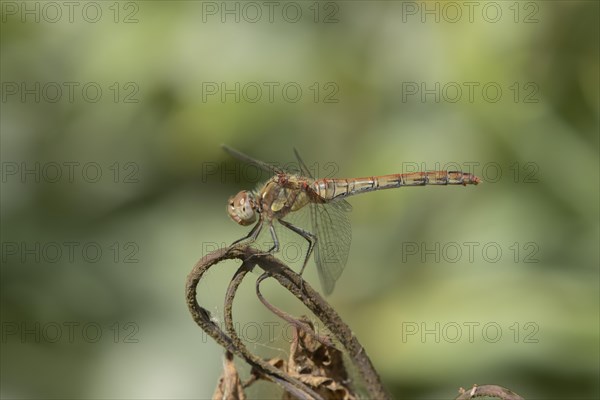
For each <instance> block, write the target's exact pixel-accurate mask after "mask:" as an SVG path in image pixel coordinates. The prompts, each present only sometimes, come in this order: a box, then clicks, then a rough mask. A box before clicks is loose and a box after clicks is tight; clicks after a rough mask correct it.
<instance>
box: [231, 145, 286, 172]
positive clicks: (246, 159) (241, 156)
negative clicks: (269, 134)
mask: <svg viewBox="0 0 600 400" xmlns="http://www.w3.org/2000/svg"><path fill="white" fill-rule="evenodd" d="M221 147H223V150H225V151H226V152H227V153H228V154H229V155H231V156H233V157H234V158H237V159H238V160H240V161H243V162H245V163H248V164H252V165H255V166H257V167H259V168H261V169H263V170H265V171H268V172H272V173H273V174H282V173H284V171H283V170H281V169H279V168H277V167H275V166H274V165H270V164H267V163H266V162H263V161H260V160H257V159H255V158H252V157H250V156H248V155H246V154H244V153H242V152H239V151H237V150H235V149H233V148H231V147H229V146H227V145H225V144H223V145H221Z"/></svg>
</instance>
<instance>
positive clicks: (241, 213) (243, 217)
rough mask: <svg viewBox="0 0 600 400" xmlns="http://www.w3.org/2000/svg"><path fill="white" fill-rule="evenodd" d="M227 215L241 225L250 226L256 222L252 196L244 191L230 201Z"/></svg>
mask: <svg viewBox="0 0 600 400" xmlns="http://www.w3.org/2000/svg"><path fill="white" fill-rule="evenodd" d="M227 214H229V217H230V218H231V219H232V220H234V221H235V222H237V223H238V224H240V225H250V224H252V223H253V222H254V221H256V212H255V210H254V203H253V201H252V195H251V194H250V193H248V192H247V191H245V190H242V191H241V192H239V193H238V194H236V195H235V196H234V197H231V198H230V199H229V201H228V206H227Z"/></svg>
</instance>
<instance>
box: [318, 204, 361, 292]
mask: <svg viewBox="0 0 600 400" xmlns="http://www.w3.org/2000/svg"><path fill="white" fill-rule="evenodd" d="M346 204H347V205H348V206H349V205H350V204H348V203H346ZM310 208H311V219H312V224H313V232H314V233H315V234H316V235H317V246H316V247H315V262H316V264H317V271H318V272H319V279H320V281H321V286H322V288H323V292H324V293H325V294H326V295H329V294H331V293H332V292H333V288H334V287H335V282H336V281H337V280H338V278H339V277H340V276H341V275H342V272H343V271H344V267H345V266H346V262H347V261H348V253H349V252H350V243H351V242H352V228H351V226H350V220H349V219H348V214H347V212H348V211H349V209H348V207H346V206H345V205H344V204H343V202H339V201H336V202H330V203H323V204H314V203H313V204H311V205H310Z"/></svg>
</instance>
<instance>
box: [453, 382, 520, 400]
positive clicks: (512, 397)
mask: <svg viewBox="0 0 600 400" xmlns="http://www.w3.org/2000/svg"><path fill="white" fill-rule="evenodd" d="M459 392H460V395H459V396H458V397H457V398H456V399H455V400H468V399H474V398H476V397H496V398H498V399H502V400H524V399H523V398H522V397H521V396H519V395H518V394H516V393H514V392H513V391H511V390H509V389H507V388H505V387H502V386H498V385H483V386H478V385H473V387H472V388H471V389H469V390H465V389H463V388H460V390H459Z"/></svg>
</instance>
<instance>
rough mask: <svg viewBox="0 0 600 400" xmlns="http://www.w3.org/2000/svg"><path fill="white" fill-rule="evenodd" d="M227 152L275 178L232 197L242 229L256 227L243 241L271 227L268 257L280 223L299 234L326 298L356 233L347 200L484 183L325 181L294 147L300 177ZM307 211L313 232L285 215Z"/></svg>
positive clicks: (408, 176) (406, 177)
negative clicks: (379, 193) (390, 191)
mask: <svg viewBox="0 0 600 400" xmlns="http://www.w3.org/2000/svg"><path fill="white" fill-rule="evenodd" d="M222 147H223V149H224V150H225V151H226V152H227V153H229V154H230V155H231V156H233V157H235V158H237V159H238V160H240V161H242V162H245V163H248V164H252V165H254V166H256V167H259V168H261V169H263V170H265V171H266V172H269V173H270V174H272V176H271V178H270V179H269V180H267V181H266V182H265V183H264V184H262V185H260V186H259V187H258V188H257V189H255V190H242V191H240V192H239V193H237V194H236V195H235V196H232V197H230V198H229V200H228V203H227V213H228V215H229V217H230V218H231V219H232V220H233V221H235V222H236V223H238V224H239V225H242V226H248V225H251V224H254V227H253V228H252V230H250V232H249V233H248V234H247V236H245V237H242V238H240V239H238V240H236V241H235V242H233V243H232V245H235V244H238V243H240V242H244V243H248V244H251V243H252V242H255V241H256V239H257V238H258V236H259V234H260V232H261V231H262V229H263V228H265V227H268V230H269V232H270V235H271V237H272V239H273V246H272V247H271V248H270V249H269V250H268V251H267V252H266V253H265V254H272V253H276V252H278V251H279V247H280V244H279V239H278V237H277V233H276V231H275V227H274V225H275V223H276V222H277V223H279V224H281V225H282V226H283V227H285V228H287V229H289V230H291V231H292V232H294V233H296V234H298V235H300V236H301V237H303V238H304V239H305V240H306V241H307V242H308V250H307V251H306V254H305V257H304V263H303V265H302V268H301V270H300V275H301V276H302V274H303V272H304V269H305V268H306V265H307V263H308V261H309V259H310V256H311V254H312V253H313V252H314V255H315V257H314V258H315V264H316V265H317V271H318V275H319V281H320V282H321V287H322V289H323V292H324V293H325V295H329V294H331V293H332V292H333V289H334V287H335V283H336V281H337V280H338V279H339V277H340V276H341V274H342V272H343V270H344V268H345V266H346V263H347V261H348V253H349V251H350V243H351V241H352V229H351V226H350V220H349V218H348V213H349V212H350V211H352V206H351V205H350V203H348V202H347V201H346V200H345V199H346V198H347V197H350V196H354V195H357V194H361V193H368V192H374V191H377V190H384V189H392V188H401V187H405V186H425V185H443V186H445V185H463V186H466V185H477V184H478V183H479V182H480V179H479V178H478V177H477V176H475V175H473V174H470V173H465V172H462V171H426V172H412V173H404V174H391V175H379V176H369V177H363V178H348V179H344V178H342V179H340V178H336V179H333V178H323V179H316V178H315V177H313V176H312V174H311V172H310V171H309V169H308V167H307V166H306V164H305V163H304V162H303V161H302V158H301V157H300V155H299V154H298V151H297V150H296V149H294V154H295V156H296V160H297V162H298V167H299V171H298V173H288V172H286V171H285V170H283V169H281V168H278V167H276V166H275V165H272V164H268V163H266V162H263V161H260V160H256V159H254V158H252V157H250V156H248V155H246V154H243V153H241V152H239V151H237V150H235V149H233V148H231V147H229V146H226V145H223V146H222ZM305 207H308V208H309V211H310V221H311V229H312V231H308V230H306V229H303V228H302V227H299V226H296V225H294V224H292V223H291V222H289V221H288V220H287V219H286V217H288V215H291V214H292V213H295V212H297V211H299V210H301V209H303V208H305Z"/></svg>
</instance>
